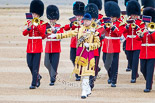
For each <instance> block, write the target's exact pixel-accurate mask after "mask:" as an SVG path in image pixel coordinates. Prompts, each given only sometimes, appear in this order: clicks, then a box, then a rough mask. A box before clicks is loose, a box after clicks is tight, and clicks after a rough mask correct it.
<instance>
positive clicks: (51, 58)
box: [44, 5, 63, 86]
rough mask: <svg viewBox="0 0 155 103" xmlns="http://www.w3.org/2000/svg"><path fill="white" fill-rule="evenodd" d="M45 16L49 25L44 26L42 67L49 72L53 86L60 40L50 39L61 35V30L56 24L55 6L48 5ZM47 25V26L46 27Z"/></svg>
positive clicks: (57, 13)
mask: <svg viewBox="0 0 155 103" xmlns="http://www.w3.org/2000/svg"><path fill="white" fill-rule="evenodd" d="M46 16H47V18H48V19H49V21H50V24H47V26H46V33H47V35H46V36H47V41H46V47H45V61H44V65H45V67H46V68H47V69H48V71H49V75H50V84H49V85H50V86H53V85H54V83H55V81H56V75H57V68H58V64H59V58H60V52H61V45H60V40H58V39H52V38H51V37H50V36H51V35H52V34H57V33H63V28H61V25H60V24H57V23H56V22H57V21H58V20H59V9H58V7H57V6H55V5H49V6H48V7H47V9H46ZM48 25H49V26H48Z"/></svg>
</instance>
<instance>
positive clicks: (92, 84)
mask: <svg viewBox="0 0 155 103" xmlns="http://www.w3.org/2000/svg"><path fill="white" fill-rule="evenodd" d="M98 52H99V56H95V76H97V75H98V71H99V67H98V64H99V59H100V52H101V47H100V48H98ZM94 81H95V77H94V76H90V77H89V85H90V87H91V88H93V87H94Z"/></svg>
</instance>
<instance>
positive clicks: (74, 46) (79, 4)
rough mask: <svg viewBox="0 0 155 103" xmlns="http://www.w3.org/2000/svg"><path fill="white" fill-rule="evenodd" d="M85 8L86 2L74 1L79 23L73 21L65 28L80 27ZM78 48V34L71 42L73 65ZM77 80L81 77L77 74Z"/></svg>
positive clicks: (74, 10)
mask: <svg viewBox="0 0 155 103" xmlns="http://www.w3.org/2000/svg"><path fill="white" fill-rule="evenodd" d="M84 8H85V4H84V3H83V2H81V1H76V2H74V3H73V14H74V15H75V17H76V19H77V21H76V22H77V23H78V24H77V25H74V22H71V23H70V24H68V25H65V26H64V30H65V31H68V30H75V29H76V28H78V29H80V25H81V24H82V22H83V21H82V17H83V15H84ZM76 50H77V36H75V37H72V38H71V42H70V60H71V61H72V63H73V65H74V66H75V57H76ZM75 77H76V81H80V79H81V77H80V76H78V75H77V74H75Z"/></svg>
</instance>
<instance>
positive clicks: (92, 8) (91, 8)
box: [85, 3, 99, 89]
mask: <svg viewBox="0 0 155 103" xmlns="http://www.w3.org/2000/svg"><path fill="white" fill-rule="evenodd" d="M85 13H89V14H90V15H91V17H92V19H93V20H94V21H96V20H97V19H98V7H97V5H96V4H94V3H89V4H88V5H87V6H86V8H85ZM96 24H97V23H96ZM96 26H97V25H96ZM95 31H97V30H95ZM98 36H99V34H98ZM94 57H95V76H97V73H98V71H99V68H98V60H99V59H98V57H99V53H98V49H96V50H94ZM95 76H90V77H89V83H90V87H91V89H93V88H94V81H95Z"/></svg>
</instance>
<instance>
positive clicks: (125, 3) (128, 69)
mask: <svg viewBox="0 0 155 103" xmlns="http://www.w3.org/2000/svg"><path fill="white" fill-rule="evenodd" d="M128 1H130V0H125V2H124V5H125V6H127V5H128ZM137 1H138V0H137ZM126 18H127V17H126ZM126 18H123V19H126ZM122 21H123V20H122ZM125 48H126V40H125V41H124V42H123V51H124V52H125V55H126V58H127V61H128V63H127V68H126V71H127V72H128V71H131V68H130V65H129V60H128V56H127V51H126V49H125Z"/></svg>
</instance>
